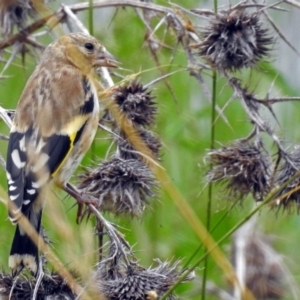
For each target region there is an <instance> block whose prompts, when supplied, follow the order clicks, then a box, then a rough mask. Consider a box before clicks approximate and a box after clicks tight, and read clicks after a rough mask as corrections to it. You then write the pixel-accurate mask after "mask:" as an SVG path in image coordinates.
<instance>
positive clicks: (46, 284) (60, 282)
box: [0, 273, 77, 300]
mask: <svg viewBox="0 0 300 300" xmlns="http://www.w3.org/2000/svg"><path fill="white" fill-rule="evenodd" d="M35 285H36V279H35V278H32V277H27V276H25V275H22V276H18V277H17V278H14V277H12V276H11V275H8V274H5V273H0V298H1V299H13V300H24V299H33V292H34V288H35ZM12 289H13V290H12ZM10 293H11V297H10V298H8V297H9V295H10ZM6 297H7V298H6ZM76 297H77V295H75V294H74V293H73V292H72V290H71V289H70V287H69V286H68V284H67V283H66V281H65V280H64V279H63V278H62V277H60V276H59V275H58V274H56V273H52V274H47V275H46V276H43V279H42V281H41V282H40V283H39V288H38V292H37V297H36V299H45V300H50V299H51V300H56V299H64V300H74V299H76Z"/></svg>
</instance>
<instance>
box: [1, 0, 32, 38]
mask: <svg viewBox="0 0 300 300" xmlns="http://www.w3.org/2000/svg"><path fill="white" fill-rule="evenodd" d="M31 12H32V6H31V3H30V1H29V0H8V1H1V4H0V25H1V33H2V34H3V35H4V36H6V35H8V34H11V33H12V31H13V28H14V26H16V27H18V28H23V27H24V25H25V22H26V20H27V17H28V15H29V14H30V13H31Z"/></svg>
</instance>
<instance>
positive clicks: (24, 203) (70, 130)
mask: <svg viewBox="0 0 300 300" xmlns="http://www.w3.org/2000/svg"><path fill="white" fill-rule="evenodd" d="M116 63H117V61H116V59H115V58H114V57H113V56H112V55H111V54H110V53H109V52H107V51H106V49H105V48H104V47H103V46H102V45H101V44H100V42H99V41H98V40H96V39H95V38H94V37H92V36H89V35H87V34H84V33H72V34H69V35H65V36H62V37H61V38H59V39H58V40H57V41H55V42H53V43H52V44H50V45H49V46H48V47H47V48H46V50H45V52H44V54H43V56H42V58H41V61H40V63H39V65H38V66H37V67H36V69H35V71H34V72H33V74H32V75H31V77H30V79H29V80H28V82H27V84H26V86H25V89H24V91H23V93H22V95H21V98H20V100H19V103H18V106H17V109H16V115H15V117H14V121H13V126H12V128H11V133H10V137H9V144H8V152H7V165H6V170H7V180H8V192H9V198H10V201H11V203H13V204H14V206H15V209H11V210H10V211H9V217H10V220H11V221H12V222H13V223H14V224H17V223H18V220H19V219H20V216H21V213H23V214H24V215H25V216H26V217H27V218H28V220H29V222H30V223H31V225H32V226H33V227H34V228H35V229H36V231H37V232H38V233H39V231H40V227H41V217H42V209H43V205H44V197H43V195H42V189H43V188H44V187H45V186H48V185H49V183H54V184H56V185H58V186H59V187H61V188H63V189H65V190H68V186H67V185H66V183H67V181H68V180H69V178H70V176H71V175H72V173H73V172H74V170H75V169H76V167H77V166H78V164H79V163H80V161H81V159H82V158H83V156H84V154H85V153H86V151H87V150H88V149H89V147H90V145H91V143H92V141H93V139H94V136H95V133H96V130H97V126H98V118H99V116H98V113H99V103H98V97H97V92H96V87H95V86H94V85H93V83H92V81H91V80H90V78H91V77H90V76H92V75H91V73H90V72H89V71H90V70H91V69H95V68H97V67H100V66H106V67H116V66H117V65H116ZM69 192H71V193H72V190H70V188H69ZM73 193H74V191H73ZM9 267H10V268H11V269H12V272H13V275H16V274H18V273H19V272H20V271H21V270H22V269H23V268H24V267H26V268H27V269H28V270H29V271H30V272H32V273H33V274H37V271H38V248H37V246H36V245H35V244H34V243H33V242H32V241H31V239H30V238H29V237H28V236H27V235H26V234H25V233H24V231H23V230H22V228H21V227H20V226H19V225H17V228H16V232H15V236H14V239H13V243H12V248H11V252H10V257H9Z"/></svg>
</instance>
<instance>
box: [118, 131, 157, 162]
mask: <svg viewBox="0 0 300 300" xmlns="http://www.w3.org/2000/svg"><path fill="white" fill-rule="evenodd" d="M137 133H138V135H139V136H140V138H141V139H142V140H143V142H144V143H145V145H146V146H147V147H148V148H149V149H150V151H151V152H152V154H153V156H154V157H155V158H156V159H160V149H161V146H162V145H161V141H160V138H159V137H158V136H157V135H155V134H154V133H153V132H152V131H150V130H146V129H144V128H140V129H139V130H138V131H137ZM117 147H118V153H119V154H120V157H122V158H124V159H141V157H142V156H143V155H142V153H139V152H138V151H137V150H136V149H135V148H134V145H132V144H131V143H130V141H129V140H128V139H127V138H126V136H125V135H124V134H122V133H121V134H120V136H118V138H117Z"/></svg>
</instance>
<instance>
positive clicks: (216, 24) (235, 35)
mask: <svg viewBox="0 0 300 300" xmlns="http://www.w3.org/2000/svg"><path fill="white" fill-rule="evenodd" d="M201 35H202V39H203V41H202V42H201V43H200V45H199V54H200V55H201V56H203V57H204V58H205V59H206V61H207V62H208V63H209V64H211V65H212V67H213V68H216V69H218V70H219V71H221V72H222V71H235V70H239V69H241V68H245V67H246V68H247V67H253V66H254V65H255V64H256V63H257V62H258V61H259V60H261V59H262V58H263V57H267V56H268V54H269V51H270V48H271V47H270V46H271V45H273V44H274V39H273V38H272V37H271V36H270V34H269V31H268V30H267V29H265V28H263V26H262V21H261V18H260V14H259V13H257V12H255V13H250V12H246V10H245V9H234V10H232V9H229V10H226V11H221V12H219V13H218V14H215V15H212V16H211V20H210V24H209V26H207V27H206V28H205V29H204V30H203V32H202V34H201Z"/></svg>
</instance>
